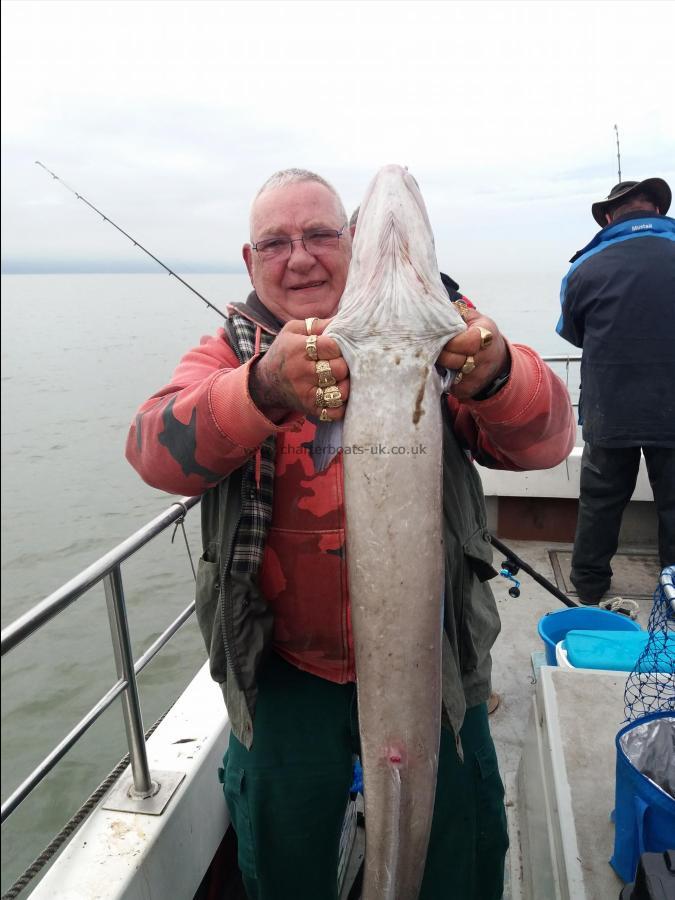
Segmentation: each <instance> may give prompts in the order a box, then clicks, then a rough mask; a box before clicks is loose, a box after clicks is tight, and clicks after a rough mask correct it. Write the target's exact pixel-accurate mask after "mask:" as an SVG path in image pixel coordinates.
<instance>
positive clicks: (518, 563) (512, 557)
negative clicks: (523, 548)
mask: <svg viewBox="0 0 675 900" xmlns="http://www.w3.org/2000/svg"><path fill="white" fill-rule="evenodd" d="M490 543H491V544H492V545H493V546H494V547H496V548H497V550H500V551H501V552H502V553H503V554H504V556H505V557H506V559H507V561H508V563H510V565H506V566H505V568H506V570H507V571H508V572H509V573H510V574H511V575H516V574H517V572H518V569H522V570H523V572H527V574H528V575H529V576H530V578H534V580H535V581H536V582H537V583H538V584H540V585H541V586H542V587H543V588H546V590H547V591H548V592H549V594H553V596H554V597H556V598H557V599H558V600H560V602H561V603H564V604H565V606H569V607H574V608H576V607H577V606H578V605H579V604H578V603H575V602H574V600H571V599H570V598H569V597H568V596H567V595H566V594H563V592H562V591H561V590H560V589H559V588H557V587H556V586H555V585H554V584H553V582H551V581H549V580H548V578H545V577H544V576H543V575H541V574H540V573H539V572H537V570H536V569H533V568H532V566H530V565H528V564H527V563H526V562H525V560H523V559H521V558H520V557H519V556H516V554H515V553H514V552H513V550H511V548H510V547H507V546H506V544H504V543H502V542H501V541H500V540H499V538H496V537H495V536H494V535H493V534H491V535H490ZM514 566H515V568H514Z"/></svg>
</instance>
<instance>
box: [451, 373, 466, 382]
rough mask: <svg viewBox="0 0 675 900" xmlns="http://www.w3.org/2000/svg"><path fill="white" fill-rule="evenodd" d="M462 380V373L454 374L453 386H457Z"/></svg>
mask: <svg viewBox="0 0 675 900" xmlns="http://www.w3.org/2000/svg"><path fill="white" fill-rule="evenodd" d="M462 378H464V376H463V375H462V373H461V372H457V374H456V375H455V377H454V380H453V384H459V383H460V381H461V380H462Z"/></svg>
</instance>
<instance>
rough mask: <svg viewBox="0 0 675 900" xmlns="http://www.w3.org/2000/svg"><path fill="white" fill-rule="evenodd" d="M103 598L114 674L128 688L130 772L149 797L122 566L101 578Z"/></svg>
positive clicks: (126, 723) (124, 700)
mask: <svg viewBox="0 0 675 900" xmlns="http://www.w3.org/2000/svg"><path fill="white" fill-rule="evenodd" d="M103 586H104V588H105V599H106V604H107V606H108V619H109V621H110V631H111V633H112V643H113V650H114V653H115V666H116V667H117V677H118V678H123V679H124V680H125V681H126V682H127V688H126V690H125V692H124V694H123V695H122V712H123V715H124V727H125V729H126V732H127V745H128V747H129V759H130V762H131V771H132V774H133V780H134V787H133V791H134V793H135V794H136V796H138V797H151V796H152V795H153V794H155V793H156V792H157V790H158V785H157V784H155V783H154V782H153V781H152V779H151V777H150V769H149V767H148V754H147V752H146V748H145V734H144V731H143V717H142V715H141V704H140V700H139V697H138V685H137V683H136V672H135V671H134V658H133V652H132V649H131V639H130V636H129V623H128V620H127V610H126V606H125V603H124V588H123V586H122V570H121V569H120V567H119V566H115V567H114V568H113V569H112V570H111V571H110V572H109V573H108V574H107V575H106V576H105V578H104V579H103Z"/></svg>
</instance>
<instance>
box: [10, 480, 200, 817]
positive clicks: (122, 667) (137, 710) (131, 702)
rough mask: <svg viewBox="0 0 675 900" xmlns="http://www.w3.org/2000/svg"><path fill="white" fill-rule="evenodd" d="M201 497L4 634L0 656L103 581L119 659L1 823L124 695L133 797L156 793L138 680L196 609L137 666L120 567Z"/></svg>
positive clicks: (156, 522) (176, 507)
mask: <svg viewBox="0 0 675 900" xmlns="http://www.w3.org/2000/svg"><path fill="white" fill-rule="evenodd" d="M200 500H201V497H183V498H182V499H181V500H179V501H176V502H175V503H173V504H172V505H171V506H170V507H169V508H168V509H166V510H165V511H164V512H163V513H160V515H158V516H156V517H155V518H154V519H152V520H151V521H150V522H148V523H147V525H144V526H143V528H140V529H139V530H138V531H136V532H135V533H134V534H132V535H131V536H130V537H128V538H127V539H126V540H125V541H122V543H121V544H118V545H117V547H115V548H113V549H112V550H111V551H109V552H108V553H106V554H105V555H104V556H102V557H101V558H100V559H98V560H97V561H96V562H95V563H93V564H92V565H91V566H89V567H88V568H86V569H84V570H83V571H82V572H80V573H79V574H78V575H76V576H75V578H72V579H71V580H70V581H68V582H66V584H64V585H62V586H61V587H60V588H59V589H58V590H56V591H54V593H52V594H50V595H49V596H48V597H46V598H45V599H44V600H43V601H42V602H41V603H38V604H37V605H36V606H34V607H33V608H32V609H31V610H29V611H28V612H27V613H25V614H24V615H23V616H20V617H19V618H18V619H16V620H15V621H14V622H12V624H11V625H9V626H8V627H7V628H5V629H3V631H2V640H1V643H2V656H3V657H4V656H5V654H6V653H9V651H10V650H13V649H14V648H15V647H16V646H17V645H18V644H20V643H21V642H22V641H24V640H26V638H28V637H30V636H31V635H32V634H35V632H37V631H38V630H39V629H40V628H42V627H43V626H44V625H46V624H47V622H49V621H51V620H52V619H53V618H54V617H55V616H57V615H59V614H60V613H62V612H63V611H64V610H65V609H67V608H68V607H69V606H70V605H71V604H72V603H74V602H75V600H77V599H78V598H79V597H81V596H82V595H83V594H86V593H87V592H88V591H89V590H91V588H93V587H94V586H95V585H97V584H99V582H101V581H103V586H104V590H105V598H106V604H107V607H108V618H109V622H110V631H111V638H112V644H113V651H114V655H115V665H116V668H117V677H118V680H117V681H116V682H115V684H114V685H113V686H112V687H111V688H110V690H109V691H107V693H105V694H104V695H103V697H101V699H100V700H99V701H98V703H96V704H95V705H94V706H93V707H92V708H91V709H90V710H89V712H88V713H87V714H86V715H85V716H84V717H83V718H82V719H81V720H80V721H79V722H78V723H77V725H75V727H74V728H73V729H72V730H71V731H70V732H69V733H68V734H67V735H66V736H65V737H64V738H63V740H62V741H61V742H60V743H59V744H58V745H57V746H56V747H55V748H54V749H53V750H52V751H51V752H50V753H49V754H48V755H47V756H46V757H45V758H44V759H43V760H42V762H41V763H40V764H39V765H38V766H37V767H36V768H35V769H34V770H33V771H32V772H31V774H30V775H29V776H28V777H27V778H26V779H25V780H24V781H23V782H22V783H21V784H20V785H19V787H18V788H17V789H16V790H15V791H14V793H13V794H12V795H11V796H10V797H9V798H8V799H7V800H6V801H5V802H4V803H3V804H2V822H4V821H5V819H6V818H7V817H8V816H9V815H11V814H12V812H14V810H15V809H16V808H17V807H18V806H19V805H20V804H21V803H22V802H23V801H24V800H25V798H26V797H27V796H28V795H29V794H30V793H31V791H32V790H33V789H34V788H35V787H37V785H38V784H39V783H40V782H41V781H42V780H43V779H44V778H45V776H46V775H47V774H48V773H49V772H50V771H51V770H52V769H53V768H54V766H55V765H56V764H57V763H58V762H59V760H61V759H62V758H63V756H65V754H66V753H67V752H68V750H70V748H71V747H72V746H73V745H74V744H75V743H77V741H78V740H79V739H80V738H81V737H82V735H83V734H84V733H85V732H86V731H87V730H88V729H89V728H90V727H91V726H92V725H93V724H94V722H95V721H96V720H97V719H98V718H99V716H101V714H102V713H103V712H105V710H106V709H108V707H109V706H111V705H112V703H114V701H115V700H116V699H117V698H118V697H119V696H120V695H121V696H122V709H123V714H124V725H125V729H126V733H127V744H128V748H129V760H130V763H131V771H132V775H133V792H134V794H135V796H136V797H138V798H147V797H150V796H152V795H153V794H154V793H155V791H156V786H155V785H154V784H153V782H152V779H151V773H150V770H149V768H148V756H147V751H146V746H145V736H144V732H143V717H142V714H141V704H140V700H139V696H138V685H137V681H136V676H137V675H138V674H139V673H140V672H142V671H143V669H144V668H145V667H146V666H147V665H148V663H149V662H150V661H151V660H152V659H153V658H154V656H155V655H156V654H157V653H158V652H159V650H161V648H162V647H164V645H165V644H166V643H167V642H168V641H169V640H170V639H171V638H172V637H173V635H174V634H175V633H176V632H177V631H178V629H179V628H180V627H181V626H182V625H183V624H184V623H185V622H186V621H187V620H188V619H189V618H190V616H191V615H192V613H193V612H194V609H195V604H194V601H193V602H192V603H191V604H190V605H189V606H188V607H186V608H185V609H184V610H183V612H182V613H180V615H179V616H178V617H177V618H176V619H174V621H173V622H172V623H171V624H170V625H169V627H168V628H167V629H166V630H165V631H164V632H163V633H162V634H161V635H160V636H159V637H158V638H157V639H156V640H155V641H154V643H153V644H151V646H150V647H149V648H148V649H147V650H146V651H145V653H144V654H143V655H142V656H141V657H139V659H138V660H136V661H134V658H133V652H132V649H131V640H130V635H129V625H128V621H127V612H126V605H125V602H124V587H123V583H122V569H121V566H122V563H123V562H124V561H125V560H126V559H128V558H129V557H130V556H133V554H134V553H136V552H137V551H138V550H140V549H141V547H143V546H145V544H147V543H149V542H150V541H151V540H153V538H155V537H157V535H159V534H161V532H163V531H164V530H165V529H167V528H169V527H170V526H171V525H174V524H176V525H178V524H181V523H182V522H183V520H184V518H185V516H186V514H187V512H188V510H190V509H191V508H192V507H193V506H196V504H197V503H199V501H200Z"/></svg>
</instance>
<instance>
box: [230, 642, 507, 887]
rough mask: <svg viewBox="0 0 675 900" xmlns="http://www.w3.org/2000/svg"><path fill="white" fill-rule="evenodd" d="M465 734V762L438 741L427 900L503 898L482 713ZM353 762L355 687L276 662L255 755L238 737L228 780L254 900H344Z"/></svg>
mask: <svg viewBox="0 0 675 900" xmlns="http://www.w3.org/2000/svg"><path fill="white" fill-rule="evenodd" d="M460 734H461V739H462V748H463V752H464V762H461V761H460V759H459V758H458V755H457V751H456V748H455V741H454V739H453V736H452V733H451V732H450V731H449V730H447V729H445V728H443V729H441V748H440V754H439V766H438V782H437V787H436V802H435V807H434V815H433V822H432V827H431V838H430V843H429V851H428V854H427V862H426V868H425V872H424V881H423V884H422V891H421V893H420V900H499V898H501V896H502V891H503V882H504V858H505V855H506V850H507V848H508V837H507V831H506V815H505V811H504V788H503V785H502V781H501V778H500V776H499V771H498V768H497V757H496V753H495V748H494V744H493V742H492V738H491V736H490V730H489V727H488V719H487V708H486V705H485V704H481V705H480V706H474V707H472V708H471V709H469V710H467V714H466V718H465V720H464V725H463V726H462V730H461V733H460ZM355 752H358V721H357V709H356V689H355V685H353V684H344V685H340V684H333V683H332V682H330V681H326V680H324V679H322V678H317V677H315V676H313V675H309V674H307V673H306V672H301V671H300V670H299V669H296V668H295V667H294V666H291V665H289V664H288V663H286V662H285V661H283V660H282V659H280V658H279V657H278V656H276V655H274V654H273V655H271V657H270V658H269V659H268V661H267V662H266V664H265V666H264V668H263V671H262V672H261V674H260V678H259V697H258V705H257V708H256V714H255V725H254V741H253V746H252V748H251V750H246V748H245V747H244V746H243V745H242V744H241V743H240V742H239V741H238V740H237V738H235V737H234V736H231V738H230V745H229V748H228V751H227V753H226V755H225V759H224V771H223V775H222V777H223V789H224V791H225V797H226V799H227V804H228V807H229V810H230V814H231V816H232V822H233V824H234V828H235V831H236V833H237V840H238V853H239V867H240V869H241V872H242V876H243V880H244V885H245V887H246V891H247V894H248V896H249V898H250V900H337V862H338V844H339V838H340V830H341V826H342V819H343V816H344V813H345V807H346V803H347V798H348V793H349V787H350V785H351V780H352V754H353V753H355ZM367 827H368V823H367V822H366V830H367Z"/></svg>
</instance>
